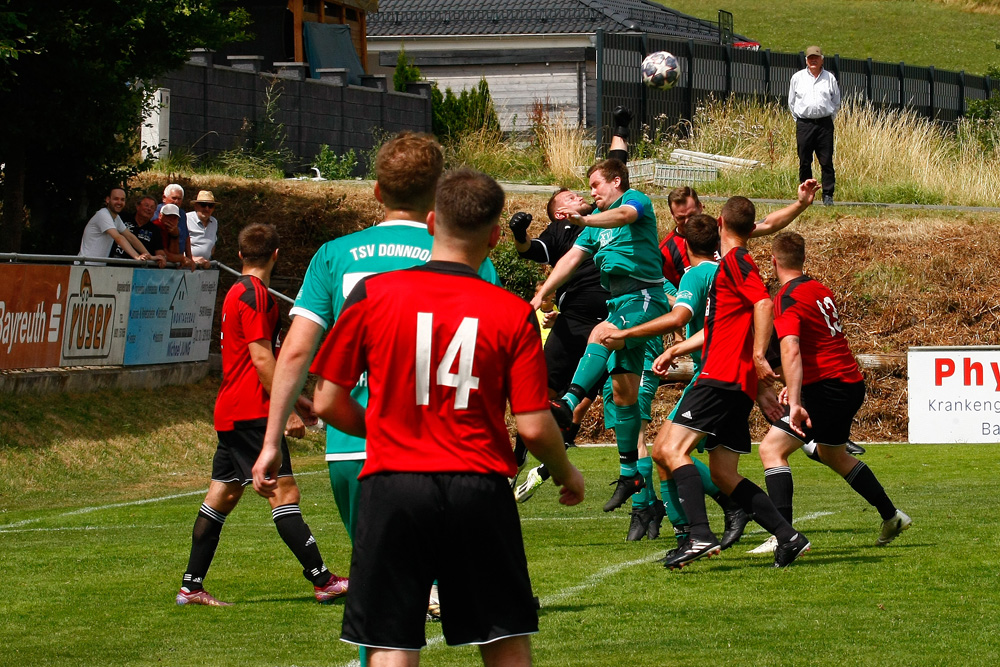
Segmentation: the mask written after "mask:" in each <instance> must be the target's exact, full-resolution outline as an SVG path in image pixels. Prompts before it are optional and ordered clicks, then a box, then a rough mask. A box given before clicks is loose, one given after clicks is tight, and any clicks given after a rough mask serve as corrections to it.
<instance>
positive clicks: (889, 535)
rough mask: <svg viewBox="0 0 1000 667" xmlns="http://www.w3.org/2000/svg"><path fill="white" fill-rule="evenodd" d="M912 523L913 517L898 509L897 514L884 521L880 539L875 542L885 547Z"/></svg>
mask: <svg viewBox="0 0 1000 667" xmlns="http://www.w3.org/2000/svg"><path fill="white" fill-rule="evenodd" d="M912 523H913V519H911V518H910V517H908V516H907V515H906V514H904V513H903V512H902V511H900V510H896V514H895V515H894V516H893V517H892V518H891V519H886V520H885V521H883V522H882V532H881V533H880V534H879V536H878V539H877V540H875V544H876V545H877V546H880V547H884V546H885V545H887V544H889V542H892V541H893V540H894V539H896V537H897V536H898V535H899V534H900V533H901V532H903V531H904V530H906V529H907V528H909V527H910V524H912Z"/></svg>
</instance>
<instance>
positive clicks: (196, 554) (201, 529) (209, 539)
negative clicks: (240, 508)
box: [181, 503, 226, 592]
mask: <svg viewBox="0 0 1000 667" xmlns="http://www.w3.org/2000/svg"><path fill="white" fill-rule="evenodd" d="M225 522H226V515H225V514H223V513H222V512H219V511H218V510H215V509H212V508H211V507H209V506H208V505H206V504H204V503H202V505H201V509H200V510H198V518H196V519H195V520H194V530H193V531H192V532H191V556H190V557H189V558H188V566H187V570H185V571H184V579H183V581H181V587H182V588H185V589H187V590H188V591H189V592H190V591H198V590H201V589H202V587H203V586H202V582H203V581H204V580H205V575H206V574H208V568H209V567H210V566H211V565H212V559H213V558H215V549H216V547H218V546H219V535H220V534H221V533H222V525H223V524H224V523H225Z"/></svg>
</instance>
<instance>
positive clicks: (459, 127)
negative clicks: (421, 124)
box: [431, 79, 500, 141]
mask: <svg viewBox="0 0 1000 667" xmlns="http://www.w3.org/2000/svg"><path fill="white" fill-rule="evenodd" d="M431 106H432V107H433V111H432V113H433V119H432V126H433V131H434V134H435V135H437V138H438V139H439V140H440V141H449V140H451V139H455V138H458V137H460V136H462V135H464V134H467V133H469V132H473V131H481V130H499V129H500V120H499V119H498V118H497V112H496V108H495V107H494V106H493V97H492V96H491V95H490V86H489V84H488V83H486V79H480V80H479V85H477V86H476V87H475V88H469V89H467V90H463V91H462V92H461V93H460V94H458V95H455V93H453V92H451V88H445V91H444V92H443V93H442V92H441V89H440V88H438V87H437V85H436V84H435V85H434V86H433V87H432V88H431Z"/></svg>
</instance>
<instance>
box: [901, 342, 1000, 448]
mask: <svg viewBox="0 0 1000 667" xmlns="http://www.w3.org/2000/svg"><path fill="white" fill-rule="evenodd" d="M906 368H907V388H908V394H909V401H908V407H909V417H910V423H909V441H910V442H915V443H952V442H989V443H993V442H1000V347H986V346H983V347H911V348H910V349H909V351H908V352H907V355H906Z"/></svg>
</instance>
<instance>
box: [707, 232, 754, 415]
mask: <svg viewBox="0 0 1000 667" xmlns="http://www.w3.org/2000/svg"><path fill="white" fill-rule="evenodd" d="M769 298H770V296H769V295H768V293H767V288H765V287H764V282H763V281H762V280H761V278H760V271H758V269H757V265H756V264H755V263H754V261H753V257H751V255H750V252H749V251H748V250H747V249H746V248H733V249H732V250H730V251H729V252H728V253H726V256H725V257H723V258H722V260H721V261H720V262H719V268H718V269H716V272H715V280H713V281H712V287H711V289H710V290H709V292H708V305H707V307H706V310H705V344H704V345H703V346H702V351H701V358H702V368H701V374H700V375H699V376H698V379H697V380H696V381H695V382H696V384H707V385H711V386H715V387H720V388H722V389H733V390H739V391H742V392H744V393H745V394H746V395H747V396H749V397H750V398H752V399H756V398H757V371H756V369H755V368H754V364H753V308H754V304H756V303H757V302H759V301H761V300H762V299H769Z"/></svg>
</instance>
